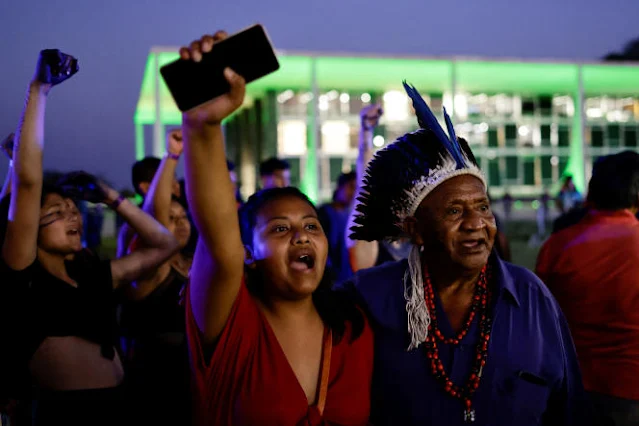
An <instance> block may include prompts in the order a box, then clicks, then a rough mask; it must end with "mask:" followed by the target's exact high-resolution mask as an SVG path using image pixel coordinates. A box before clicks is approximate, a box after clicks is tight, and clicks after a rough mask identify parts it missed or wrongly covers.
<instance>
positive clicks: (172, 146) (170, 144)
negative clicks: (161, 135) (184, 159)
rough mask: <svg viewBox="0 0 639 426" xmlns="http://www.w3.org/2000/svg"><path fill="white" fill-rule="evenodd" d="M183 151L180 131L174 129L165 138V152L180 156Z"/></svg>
mask: <svg viewBox="0 0 639 426" xmlns="http://www.w3.org/2000/svg"><path fill="white" fill-rule="evenodd" d="M183 149H184V142H183V141H182V130H181V129H176V130H172V131H171V132H169V134H168V136H167V137H166V151H167V152H168V153H169V154H171V155H182V150H183Z"/></svg>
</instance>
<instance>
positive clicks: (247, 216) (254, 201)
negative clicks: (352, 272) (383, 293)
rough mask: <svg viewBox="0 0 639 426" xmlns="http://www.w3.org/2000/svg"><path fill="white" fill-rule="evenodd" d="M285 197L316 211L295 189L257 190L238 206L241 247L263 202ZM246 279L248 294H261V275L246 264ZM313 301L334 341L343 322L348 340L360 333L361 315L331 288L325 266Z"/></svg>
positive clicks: (250, 238)
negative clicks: (295, 199)
mask: <svg viewBox="0 0 639 426" xmlns="http://www.w3.org/2000/svg"><path fill="white" fill-rule="evenodd" d="M286 197H296V198H298V199H300V200H302V201H304V202H306V203H308V205H309V206H311V207H313V210H315V212H316V213H317V208H316V207H315V205H314V204H313V202H312V201H311V200H309V199H308V197H307V196H306V195H304V194H303V193H302V192H301V191H300V190H299V189H297V188H293V187H288V188H272V189H265V190H262V191H259V192H257V193H255V194H253V195H252V196H251V197H250V198H249V199H248V201H247V202H246V204H244V205H243V206H242V208H241V209H240V229H241V233H242V243H243V244H244V245H245V246H248V247H251V246H252V245H253V233H254V229H255V224H256V223H257V216H258V215H259V213H260V210H261V209H262V208H263V207H264V206H266V205H267V204H269V203H271V202H274V201H277V200H279V199H282V198H286ZM246 278H247V279H246V286H247V288H248V290H249V291H250V292H251V294H253V295H254V296H255V297H262V296H263V285H262V280H263V278H262V275H261V274H260V272H259V271H257V270H255V269H251V268H248V267H247V268H246ZM313 303H314V304H315V308H316V309H317V312H318V313H319V315H320V317H321V318H322V321H324V323H325V324H326V325H327V326H328V327H329V328H330V329H331V331H332V333H333V340H334V341H335V343H339V342H340V340H341V339H342V337H343V336H344V332H345V329H346V323H347V322H350V323H351V327H352V333H351V342H352V341H354V340H355V339H357V338H358V337H359V336H360V335H361V334H362V332H363V330H364V316H363V314H362V312H361V311H359V309H358V308H357V306H356V305H355V303H354V302H353V301H352V300H350V299H349V298H348V297H347V296H345V295H344V294H342V292H336V291H333V278H332V273H331V271H330V268H328V266H327V267H326V269H325V270H324V276H323V277H322V279H321V281H320V283H319V286H318V287H317V289H316V290H315V292H314V293H313Z"/></svg>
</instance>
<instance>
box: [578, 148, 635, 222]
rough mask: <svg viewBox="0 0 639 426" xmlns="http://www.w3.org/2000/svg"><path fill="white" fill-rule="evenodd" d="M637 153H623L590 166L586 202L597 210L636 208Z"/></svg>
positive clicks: (602, 159)
mask: <svg viewBox="0 0 639 426" xmlns="http://www.w3.org/2000/svg"><path fill="white" fill-rule="evenodd" d="M638 198H639V154H637V153H636V152H633V151H624V152H620V153H619V154H614V155H608V156H606V157H602V158H600V159H599V160H597V162H596V163H595V165H594V166H593V170H592V178H591V179H590V183H589V185H588V202H590V203H592V205H593V206H594V207H595V208H596V209H601V210H621V209H628V208H631V207H635V206H637V203H638V201H639V200H638Z"/></svg>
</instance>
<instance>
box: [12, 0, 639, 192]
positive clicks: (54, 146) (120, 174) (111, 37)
mask: <svg viewBox="0 0 639 426" xmlns="http://www.w3.org/2000/svg"><path fill="white" fill-rule="evenodd" d="M376 3H379V5H377V6H373V5H375V4H376ZM514 3H523V4H521V5H517V6H515V5H514ZM637 16H639V1H637V0H609V1H607V2H605V1H602V0H599V1H594V0H537V1H536V2H513V1H511V0H464V1H462V0H448V1H437V2H436V1H424V0H422V1H417V0H412V1H408V0H393V1H380V0H377V1H370V0H367V1H361V0H321V1H313V2H309V1H292V0H289V1H283V0H231V1H226V2H214V1H206V2H205V1H203V0H180V1H172V2H168V1H159V2H153V1H149V0H128V1H125V0H110V1H104V2H93V1H86V0H52V1H51V0H50V1H46V0H35V2H33V1H31V2H29V1H2V2H1V3H0V28H1V30H0V54H1V55H2V58H3V60H2V65H1V67H2V71H1V72H0V134H1V135H0V136H1V137H4V135H5V134H7V133H9V132H10V131H12V130H14V129H15V126H16V124H17V122H18V119H19V116H20V111H21V109H22V106H23V101H24V93H25V88H26V84H27V82H28V80H29V78H30V76H31V74H32V72H33V71H32V70H33V68H34V66H35V61H36V58H37V53H38V51H39V50H40V49H43V48H60V49H61V50H63V51H65V52H68V53H71V54H73V55H74V56H76V57H77V58H79V60H80V68H81V70H80V73H79V74H78V75H76V76H75V77H74V78H73V79H72V80H70V81H68V82H66V83H65V84H64V85H62V86H60V87H58V88H56V89H54V91H53V92H52V94H51V96H50V98H51V99H50V102H49V105H48V114H47V128H46V135H47V144H46V150H45V167H46V168H51V169H58V170H72V169H80V168H83V169H86V170H87V171H89V172H92V173H96V174H100V175H102V176H105V177H106V178H108V179H109V180H110V181H111V182H113V183H114V184H115V186H116V187H128V186H129V185H130V183H129V181H130V166H131V164H132V162H133V160H134V142H133V141H134V130H133V112H134V109H135V104H136V101H137V98H138V92H139V87H140V82H141V79H142V74H143V71H144V65H145V61H146V57H147V54H148V51H149V49H150V48H151V46H153V45H164V46H174V45H179V44H183V43H187V42H189V41H191V40H192V39H194V38H196V37H198V36H199V35H201V34H202V33H204V32H208V31H212V30H215V29H218V28H223V29H226V30H227V31H229V32H235V31H237V30H239V29H241V28H244V27H246V26H248V25H250V24H253V23H255V22H260V23H262V24H264V25H265V26H266V28H267V30H268V31H269V34H270V36H271V38H272V40H273V42H274V44H275V45H276V47H278V48H281V49H296V50H318V51H343V52H348V51H352V52H366V53H398V54H401V53H404V54H422V55H466V56H488V57H525V58H551V59H552V58H561V59H585V60H593V59H597V58H599V57H601V56H603V55H604V54H605V53H607V52H609V51H611V50H618V49H621V47H622V46H623V45H624V44H625V42H626V41H628V40H629V39H631V38H634V37H639V27H637V25H636V22H637V21H636V18H637ZM5 172H6V161H5V160H0V173H2V176H4V173H5Z"/></svg>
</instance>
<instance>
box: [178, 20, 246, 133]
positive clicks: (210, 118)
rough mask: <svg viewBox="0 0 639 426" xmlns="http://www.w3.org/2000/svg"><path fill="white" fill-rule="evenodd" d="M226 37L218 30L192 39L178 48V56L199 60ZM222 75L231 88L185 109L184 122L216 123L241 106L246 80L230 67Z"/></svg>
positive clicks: (191, 123)
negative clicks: (207, 100)
mask: <svg viewBox="0 0 639 426" xmlns="http://www.w3.org/2000/svg"><path fill="white" fill-rule="evenodd" d="M226 37H227V34H226V33H225V32H224V31H218V32H217V33H215V34H214V35H212V36H211V35H205V36H204V37H202V38H201V39H199V40H196V41H194V42H193V43H191V44H190V45H189V47H183V48H181V49H180V58H182V60H185V61H195V62H200V61H201V60H202V54H203V53H208V52H210V51H211V49H212V48H213V45H214V44H215V43H219V42H221V41H222V40H224V39H225V38H226ZM224 77H226V80H227V81H228V82H229V85H230V86H231V90H230V91H229V92H228V93H225V94H224V95H222V96H218V97H217V98H215V99H213V100H212V101H210V102H207V103H205V104H203V105H200V106H198V107H195V108H193V109H191V110H189V111H186V112H185V113H184V115H183V120H184V122H185V123H187V124H188V125H191V126H198V125H218V124H220V123H222V120H224V119H225V118H226V117H228V116H229V115H231V113H233V111H235V110H236V109H238V108H239V107H240V106H242V103H243V102H244V95H245V93H246V81H245V80H244V77H242V76H241V75H239V74H237V73H235V71H233V70H232V69H230V68H226V69H225V70H224Z"/></svg>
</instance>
